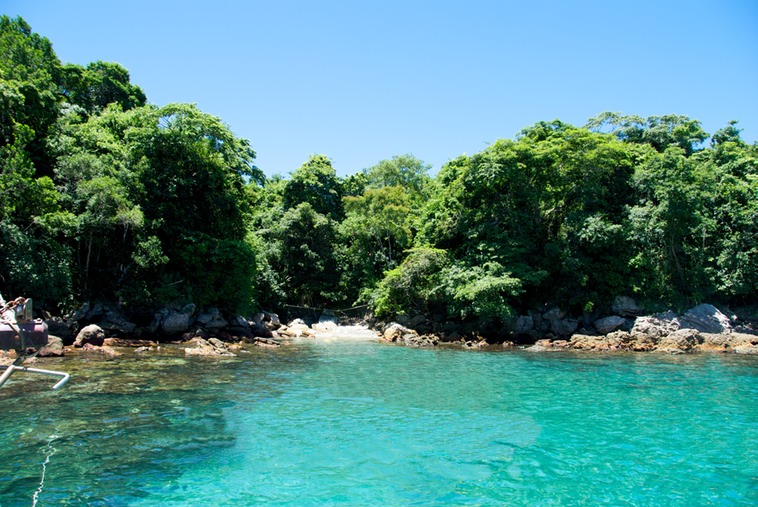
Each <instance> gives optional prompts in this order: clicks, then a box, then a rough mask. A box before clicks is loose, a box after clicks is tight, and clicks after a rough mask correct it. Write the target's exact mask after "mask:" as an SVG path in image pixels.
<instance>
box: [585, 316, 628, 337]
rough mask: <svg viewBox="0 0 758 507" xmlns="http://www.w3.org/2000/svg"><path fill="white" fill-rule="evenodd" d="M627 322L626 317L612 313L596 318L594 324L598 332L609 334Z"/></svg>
mask: <svg viewBox="0 0 758 507" xmlns="http://www.w3.org/2000/svg"><path fill="white" fill-rule="evenodd" d="M625 322H626V319H624V318H623V317H619V316H617V315H612V316H610V317H604V318H602V319H598V320H596V321H595V322H594V324H593V325H594V326H595V330H596V331H597V332H598V333H600V334H608V333H612V332H613V331H615V330H617V329H619V328H620V327H621V326H623V325H624V323H625Z"/></svg>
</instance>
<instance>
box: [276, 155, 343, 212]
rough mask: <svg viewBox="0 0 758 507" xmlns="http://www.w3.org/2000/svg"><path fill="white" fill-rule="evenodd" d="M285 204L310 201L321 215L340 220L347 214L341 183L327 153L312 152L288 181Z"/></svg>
mask: <svg viewBox="0 0 758 507" xmlns="http://www.w3.org/2000/svg"><path fill="white" fill-rule="evenodd" d="M283 198H284V199H283V205H284V208H285V209H289V208H295V207H297V206H298V205H299V204H302V203H305V202H307V203H308V204H310V205H311V207H312V208H313V209H314V210H315V211H316V213H320V214H322V215H326V216H328V217H330V218H331V219H333V220H337V221H340V220H342V218H343V217H344V214H345V213H344V208H343V206H342V183H341V181H340V179H339V178H338V177H337V172H336V171H335V170H334V167H332V162H331V161H330V160H329V158H328V157H326V156H325V155H313V156H311V157H310V158H309V159H308V161H307V162H306V163H304V164H303V165H302V166H300V167H299V168H298V169H297V171H295V172H294V173H292V176H291V177H290V179H289V180H288V181H287V183H286V184H285V188H284V196H283Z"/></svg>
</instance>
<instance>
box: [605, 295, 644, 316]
mask: <svg viewBox="0 0 758 507" xmlns="http://www.w3.org/2000/svg"><path fill="white" fill-rule="evenodd" d="M611 310H613V313H615V314H616V315H621V316H622V317H635V316H637V315H642V314H643V313H644V311H645V309H644V308H643V307H641V306H639V305H638V304H637V302H636V301H635V300H634V299H632V298H630V297H629V296H616V299H614V300H613V304H612V305H611Z"/></svg>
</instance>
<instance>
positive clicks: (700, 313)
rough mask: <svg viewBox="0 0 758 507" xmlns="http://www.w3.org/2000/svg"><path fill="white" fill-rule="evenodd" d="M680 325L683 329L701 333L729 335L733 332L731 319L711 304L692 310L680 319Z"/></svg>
mask: <svg viewBox="0 0 758 507" xmlns="http://www.w3.org/2000/svg"><path fill="white" fill-rule="evenodd" d="M679 324H680V327H681V328H683V329H697V330H698V331H700V332H701V333H728V332H730V331H731V330H732V323H731V321H730V320H729V317H727V316H726V315H724V314H723V313H721V312H720V311H719V309H718V308H716V307H715V306H713V305H709V304H702V305H698V306H696V307H694V308H690V309H689V310H687V311H686V312H685V313H684V315H682V316H681V317H679Z"/></svg>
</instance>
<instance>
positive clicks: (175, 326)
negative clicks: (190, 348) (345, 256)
mask: <svg viewBox="0 0 758 507" xmlns="http://www.w3.org/2000/svg"><path fill="white" fill-rule="evenodd" d="M189 327H190V317H189V315H187V314H186V313H182V312H171V313H169V314H168V315H166V316H165V317H163V320H162V321H161V328H162V329H163V332H164V333H165V334H167V335H172V334H178V333H183V332H185V331H187V330H188V329H189Z"/></svg>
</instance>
